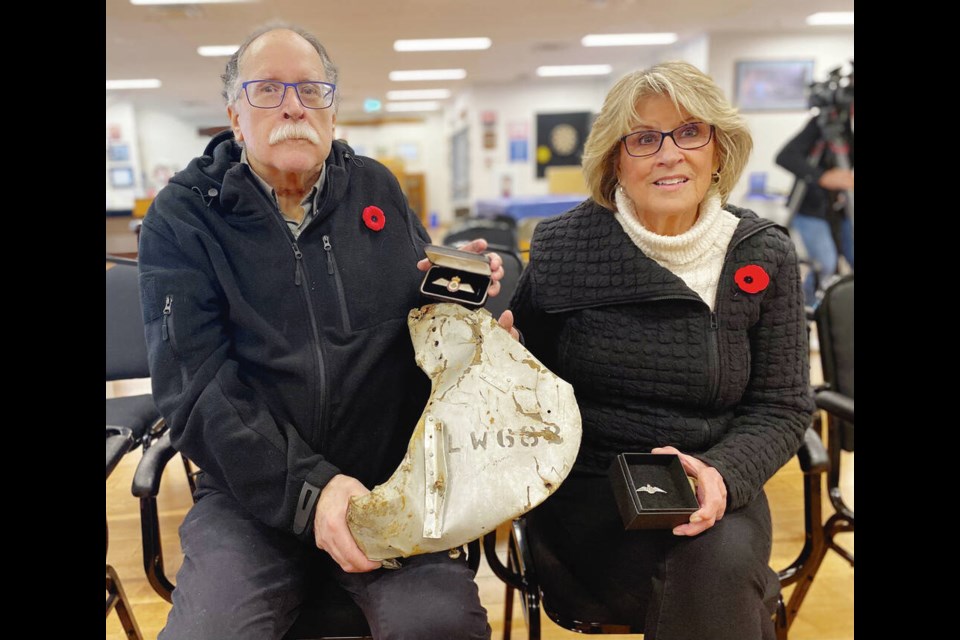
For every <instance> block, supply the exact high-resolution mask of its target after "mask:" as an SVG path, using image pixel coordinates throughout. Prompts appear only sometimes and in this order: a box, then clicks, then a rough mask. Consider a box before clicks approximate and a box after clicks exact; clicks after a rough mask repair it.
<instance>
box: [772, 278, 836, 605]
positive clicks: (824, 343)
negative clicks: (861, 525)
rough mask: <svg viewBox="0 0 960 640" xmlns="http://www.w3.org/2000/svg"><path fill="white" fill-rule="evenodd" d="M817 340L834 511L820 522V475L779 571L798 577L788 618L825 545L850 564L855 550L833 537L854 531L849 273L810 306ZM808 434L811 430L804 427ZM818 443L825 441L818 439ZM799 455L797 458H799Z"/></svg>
mask: <svg viewBox="0 0 960 640" xmlns="http://www.w3.org/2000/svg"><path fill="white" fill-rule="evenodd" d="M813 320H814V322H815V323H816V326H817V337H818V339H819V341H820V362H821V367H822V369H823V379H824V384H823V385H821V386H819V387H816V388H815V389H814V401H815V402H816V404H817V409H818V412H817V414H816V415H815V416H814V426H813V427H812V428H811V429H810V431H813V432H814V433H815V434H816V436H817V440H819V439H820V437H821V436H822V434H823V423H824V419H825V422H826V425H827V449H826V450H825V451H824V452H823V454H822V455H823V456H824V459H823V460H819V461H818V463H819V464H820V465H821V466H822V467H823V471H824V472H826V477H827V495H828V497H829V499H830V503H831V505H832V506H833V509H834V513H833V514H832V515H830V517H829V518H827V521H826V522H823V517H822V508H821V482H820V479H819V475H818V476H817V480H816V482H815V484H814V483H809V484H808V486H806V487H805V490H804V502H805V509H804V519H805V521H806V526H805V529H806V540H805V543H804V547H803V550H802V551H801V553H800V556H799V557H798V558H797V560H796V561H795V562H794V563H793V564H792V565H791V566H790V567H788V568H787V569H785V570H784V571H782V572H781V573H780V577H781V583H782V584H784V585H786V584H792V583H794V582H796V583H797V586H796V587H795V588H794V590H793V593H792V594H791V595H790V601H789V602H788V603H787V604H786V613H787V620H788V623H789V622H792V621H793V618H794V617H795V616H796V614H797V611H798V610H799V609H800V605H801V604H802V603H803V599H804V598H805V597H806V595H807V592H808V591H809V590H810V586H811V585H812V584H813V579H814V577H815V576H816V574H817V570H818V569H819V568H820V564H821V563H822V562H823V558H824V556H826V554H827V551H829V550H830V549H833V550H834V551H836V552H837V553H838V554H840V556H841V557H843V558H844V559H845V560H846V561H847V562H849V563H850V566H851V567H852V566H853V554H851V553H849V552H848V551H847V550H846V549H844V548H842V547H841V546H840V545H839V544H837V542H836V541H835V540H834V536H835V535H836V534H837V533H841V532H844V531H853V530H854V527H853V524H854V519H853V509H851V508H850V507H849V506H848V505H847V504H846V502H844V500H843V496H842V494H841V491H840V458H841V456H840V453H841V450H844V451H853V274H849V275H845V276H838V277H835V278H833V279H831V280H830V281H828V282H827V283H826V286H825V287H824V289H823V291H822V292H821V294H820V295H819V299H818V301H817V305H816V307H815V308H814V309H813ZM808 435H809V432H808ZM820 447H821V448H822V447H823V445H822V444H820ZM802 463H803V460H802V459H801V464H802Z"/></svg>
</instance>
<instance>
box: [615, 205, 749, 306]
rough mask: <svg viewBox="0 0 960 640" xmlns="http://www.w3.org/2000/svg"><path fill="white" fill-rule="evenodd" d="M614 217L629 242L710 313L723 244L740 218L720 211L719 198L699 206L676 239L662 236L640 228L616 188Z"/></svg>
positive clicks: (721, 260)
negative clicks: (678, 281) (689, 224)
mask: <svg viewBox="0 0 960 640" xmlns="http://www.w3.org/2000/svg"><path fill="white" fill-rule="evenodd" d="M616 200H617V211H616V213H615V214H614V217H615V218H616V219H617V221H618V222H619V223H620V225H621V226H622V227H623V230H624V231H626V232H627V235H628V236H630V239H631V240H633V243H634V244H635V245H637V247H639V248H640V250H641V251H643V253H644V254H645V255H647V256H649V257H650V258H652V259H653V260H655V261H656V262H657V263H658V264H659V265H660V266H661V267H663V268H664V269H667V270H669V271H670V272H671V273H673V274H674V275H676V276H677V277H678V278H680V279H681V280H683V281H684V283H686V285H687V286H688V287H690V288H691V289H693V290H694V291H695V292H696V293H697V295H699V296H700V297H701V298H702V299H703V301H704V302H706V303H707V306H709V307H710V310H711V311H713V308H714V305H715V304H716V298H717V284H718V283H719V281H720V271H721V270H722V268H723V257H724V255H725V254H726V252H727V245H729V244H730V239H731V238H732V237H733V232H734V231H736V229H737V224H739V222H740V219H739V218H737V216H735V215H733V214H732V213H730V212H729V211H726V210H724V209H721V208H720V196H719V195H713V196H710V197H708V198H707V199H706V200H704V201H703V202H702V203H700V215H699V216H698V217H697V221H696V222H695V223H694V224H693V226H692V227H690V228H689V229H688V230H687V231H685V232H683V233H681V234H680V235H678V236H662V235H659V234H657V233H654V232H652V231H650V230H649V229H647V228H646V227H644V226H643V224H641V223H640V220H639V218H637V214H636V210H635V209H634V206H633V202H632V201H631V200H630V198H628V197H627V196H626V195H625V194H623V193H621V191H620V190H619V189H617V192H616Z"/></svg>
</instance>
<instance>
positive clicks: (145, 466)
mask: <svg viewBox="0 0 960 640" xmlns="http://www.w3.org/2000/svg"><path fill="white" fill-rule="evenodd" d="M175 454H176V451H175V450H174V448H173V445H172V444H171V442H170V433H169V431H168V432H166V433H164V434H163V435H162V436H161V437H160V438H159V439H158V440H157V441H156V443H155V444H154V445H153V446H152V447H150V448H149V449H148V450H146V451H145V452H144V454H143V458H142V459H141V461H140V464H139V466H138V467H137V471H136V474H135V475H134V479H133V494H134V495H135V496H137V497H138V498H140V524H141V528H142V537H143V561H144V568H145V570H146V572H147V580H148V582H149V583H150V586H152V587H153V589H154V591H156V592H157V594H159V595H160V597H162V598H163V599H164V600H166V601H167V602H172V601H173V595H172V594H173V590H174V589H175V588H176V587H175V585H174V584H173V583H172V582H171V581H170V579H169V578H168V577H167V576H166V574H165V573H164V567H163V548H162V546H161V544H160V518H159V515H158V512H157V496H158V494H159V491H160V478H161V476H162V475H163V469H164V467H165V465H166V464H167V462H168V461H169V460H170V458H172V457H173V456H174V455H175ZM467 564H468V565H469V566H470V568H471V569H472V570H473V572H474V573H476V571H477V568H478V567H479V566H480V541H479V540H474V541H473V542H471V543H470V544H469V545H468V546H467ZM370 637H371V636H370V627H369V625H368V624H367V620H366V618H365V617H364V615H363V612H362V611H361V610H360V607H358V606H357V605H356V603H354V602H353V600H352V599H351V598H350V596H349V595H348V594H347V592H346V591H344V590H343V589H342V588H341V587H340V586H339V585H338V584H336V583H335V582H334V581H332V580H317V581H316V582H315V583H314V585H312V591H311V593H310V594H309V595H308V596H307V599H306V604H305V605H304V607H303V613H301V614H300V616H299V617H298V618H297V620H296V621H295V622H294V624H293V627H291V629H290V630H289V631H288V632H287V634H286V636H284V638H285V640H323V639H325V638H330V639H332V638H338V639H343V640H347V639H358V640H359V639H364V638H370Z"/></svg>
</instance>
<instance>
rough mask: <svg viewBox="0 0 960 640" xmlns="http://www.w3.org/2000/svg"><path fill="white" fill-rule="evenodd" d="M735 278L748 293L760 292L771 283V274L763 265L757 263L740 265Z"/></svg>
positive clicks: (738, 284)
mask: <svg viewBox="0 0 960 640" xmlns="http://www.w3.org/2000/svg"><path fill="white" fill-rule="evenodd" d="M733 279H734V281H736V283H737V286H738V287H740V288H741V289H743V290H744V291H746V292H747V293H760V292H761V291H763V290H764V289H766V288H767V285H768V284H770V276H768V275H767V272H766V271H764V270H763V267H761V266H760V265H757V264H748V265H746V266H745V267H740V268H739V269H737V272H736V273H735V274H733Z"/></svg>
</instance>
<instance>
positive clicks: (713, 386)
mask: <svg viewBox="0 0 960 640" xmlns="http://www.w3.org/2000/svg"><path fill="white" fill-rule="evenodd" d="M719 328H720V322H719V320H718V319H717V312H716V311H711V312H710V327H709V328H708V329H707V370H708V371H710V386H709V388H708V390H707V400H708V405H707V406H712V405H713V403H714V402H716V399H717V395H718V394H719V393H720V340H718V338H717V336H718V334H719V333H720V332H719V331H718V329H719Z"/></svg>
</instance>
